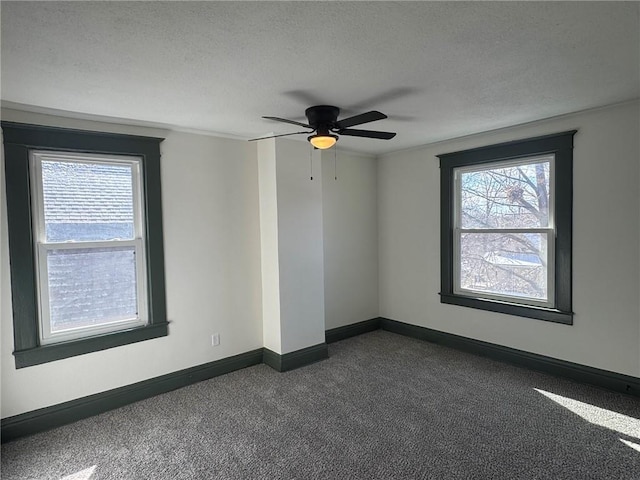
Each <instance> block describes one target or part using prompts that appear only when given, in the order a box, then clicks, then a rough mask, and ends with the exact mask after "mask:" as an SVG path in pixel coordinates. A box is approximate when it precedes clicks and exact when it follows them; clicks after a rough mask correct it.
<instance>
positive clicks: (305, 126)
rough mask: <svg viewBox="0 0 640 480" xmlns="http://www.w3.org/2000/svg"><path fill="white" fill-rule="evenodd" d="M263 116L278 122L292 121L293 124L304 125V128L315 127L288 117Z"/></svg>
mask: <svg viewBox="0 0 640 480" xmlns="http://www.w3.org/2000/svg"><path fill="white" fill-rule="evenodd" d="M262 118H266V119H267V120H275V121H276V122H284V123H290V124H291V125H298V126H299V127H304V128H313V127H312V126H311V125H307V124H306V123H300V122H296V121H295V120H287V119H286V118H279V117H262Z"/></svg>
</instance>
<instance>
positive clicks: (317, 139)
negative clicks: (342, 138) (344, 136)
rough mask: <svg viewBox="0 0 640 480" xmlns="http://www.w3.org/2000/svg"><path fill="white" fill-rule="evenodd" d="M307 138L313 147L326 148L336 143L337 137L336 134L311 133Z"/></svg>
mask: <svg viewBox="0 0 640 480" xmlns="http://www.w3.org/2000/svg"><path fill="white" fill-rule="evenodd" d="M308 140H309V142H311V145H313V146H314V147H316V148H319V149H320V150H326V149H327V148H331V147H333V146H334V145H335V144H336V142H337V141H338V137H337V136H336V135H311V136H310V137H309V138H308Z"/></svg>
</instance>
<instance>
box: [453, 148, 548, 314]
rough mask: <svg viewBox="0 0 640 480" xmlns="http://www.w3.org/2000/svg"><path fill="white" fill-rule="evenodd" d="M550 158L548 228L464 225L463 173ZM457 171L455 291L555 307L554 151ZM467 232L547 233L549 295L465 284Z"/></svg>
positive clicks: (455, 195) (454, 228) (473, 296)
mask: <svg viewBox="0 0 640 480" xmlns="http://www.w3.org/2000/svg"><path fill="white" fill-rule="evenodd" d="M541 162H549V188H548V194H549V201H548V208H549V223H548V226H547V227H546V228H544V227H537V228H463V227H462V214H461V212H462V183H461V176H462V174H465V173H472V172H483V171H488V170H495V169H498V168H509V167H517V166H523V165H531V164H535V163H541ZM453 175H454V189H455V191H454V215H453V222H454V224H453V267H454V268H453V293H454V294H456V295H465V296H468V297H472V298H478V299H487V300H495V301H500V302H507V303H516V304H522V305H531V306H537V307H544V308H553V306H554V305H555V295H554V294H555V271H556V268H555V243H556V242H555V239H556V227H555V218H554V217H555V195H554V192H555V155H554V154H547V155H534V156H529V157H525V158H519V159H517V160H499V161H495V162H490V163H483V164H480V165H470V166H464V167H456V168H454V169H453ZM465 233H481V234H485V233H486V234H490V233H498V234H500V233H514V234H521V233H542V234H546V237H547V288H546V290H547V298H546V300H541V299H537V298H533V297H525V296H516V295H506V294H497V293H490V292H486V291H482V290H475V289H469V288H463V287H462V286H461V263H462V262H461V239H462V235H463V234H465Z"/></svg>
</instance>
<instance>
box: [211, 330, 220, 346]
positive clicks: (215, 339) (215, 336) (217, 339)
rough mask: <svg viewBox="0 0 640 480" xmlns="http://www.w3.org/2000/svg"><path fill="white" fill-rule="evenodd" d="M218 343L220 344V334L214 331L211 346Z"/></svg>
mask: <svg viewBox="0 0 640 480" xmlns="http://www.w3.org/2000/svg"><path fill="white" fill-rule="evenodd" d="M218 345H220V334H219V333H214V334H213V335H211V346H212V347H217V346H218Z"/></svg>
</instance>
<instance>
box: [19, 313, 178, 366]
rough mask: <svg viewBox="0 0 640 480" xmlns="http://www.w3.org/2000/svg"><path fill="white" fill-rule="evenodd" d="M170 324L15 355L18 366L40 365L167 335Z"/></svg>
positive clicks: (164, 323)
mask: <svg viewBox="0 0 640 480" xmlns="http://www.w3.org/2000/svg"><path fill="white" fill-rule="evenodd" d="M168 325H169V323H168V322H163V323H154V324H151V325H147V326H144V327H136V328H132V329H130V330H124V331H120V332H111V333H105V334H103V335H96V336H94V337H87V338H83V339H80V340H72V341H68V342H60V343H53V344H50V345H41V346H38V347H35V348H30V349H28V350H19V351H15V352H13V355H14V356H15V358H16V368H24V367H30V366H32V365H40V364H42V363H47V362H53V361H55V360H62V359H63V358H69V357H75V356H77V355H84V354H85V353H91V352H97V351H100V350H106V349H108V348H113V347H119V346H122V345H128V344H130V343H136V342H142V341H145V340H151V339H152V338H158V337H165V336H167V334H168Z"/></svg>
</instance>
